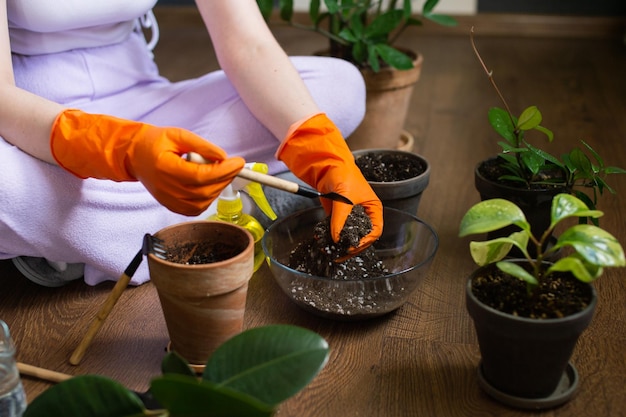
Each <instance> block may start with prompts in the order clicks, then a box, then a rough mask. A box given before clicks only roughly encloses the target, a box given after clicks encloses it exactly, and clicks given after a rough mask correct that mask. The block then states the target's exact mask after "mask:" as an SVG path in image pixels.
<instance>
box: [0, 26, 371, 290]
mask: <svg viewBox="0 0 626 417" xmlns="http://www.w3.org/2000/svg"><path fill="white" fill-rule="evenodd" d="M292 61H293V63H294V65H295V66H296V68H297V69H298V70H299V72H300V74H301V75H302V78H303V80H304V81H305V83H306V84H307V86H308V87H309V89H310V91H311V92H312V95H313V97H314V99H315V100H316V102H317V103H318V105H319V106H320V108H321V109H322V111H324V112H326V113H327V114H328V116H329V117H330V118H331V119H332V120H333V121H334V122H335V123H336V124H337V126H338V127H339V128H340V130H341V131H342V133H343V134H344V135H345V136H347V135H348V134H350V133H351V132H352V131H353V130H354V129H355V128H356V127H357V125H358V124H359V123H360V121H361V119H362V117H363V114H364V111H365V109H364V102H365V100H364V98H365V87H364V84H363V80H362V78H361V75H360V73H359V71H358V70H357V69H356V68H354V67H353V66H352V65H350V64H348V63H347V62H344V61H341V60H337V59H333V58H324V57H293V58H292ZM13 65H14V70H15V78H16V83H17V85H18V86H20V87H22V88H24V89H27V90H29V91H32V92H34V93H36V94H38V95H41V96H43V97H47V98H49V99H51V100H54V101H57V102H59V103H63V104H65V105H67V106H68V107H73V108H79V109H81V110H84V111H87V112H94V113H105V114H110V115H114V116H118V117H122V118H127V119H133V120H139V121H144V122H148V123H153V124H155V125H161V126H179V127H184V128H187V129H189V130H191V131H194V132H195V133H197V134H199V135H200V136H202V137H205V138H207V140H210V141H212V142H213V143H216V144H218V145H219V146H221V147H222V148H224V149H225V150H226V152H227V153H228V154H229V155H240V156H243V157H244V158H245V159H246V160H247V161H248V162H253V161H255V162H265V163H267V164H268V165H269V166H270V172H271V173H279V172H284V171H286V168H285V166H284V165H283V164H282V163H281V162H279V161H276V160H275V158H274V152H275V151H276V149H277V147H278V145H279V139H278V138H276V137H274V136H273V135H272V134H271V133H270V132H269V131H268V130H267V129H266V128H265V127H264V126H263V125H261V124H260V123H259V122H258V121H257V120H256V119H255V118H254V117H253V116H252V114H251V113H250V111H249V110H248V109H247V107H246V106H245V104H244V103H243V102H242V100H241V99H240V97H239V95H238V94H237V92H236V91H235V89H234V88H233V86H232V85H231V83H230V82H229V81H228V79H227V77H226V76H225V74H224V73H223V72H222V71H215V72H211V73H209V74H206V75H204V76H202V77H199V78H196V79H190V80H185V81H180V82H169V81H168V80H166V79H165V78H163V77H162V76H160V75H159V72H158V69H157V67H156V65H155V63H154V61H153V59H152V54H151V52H150V51H149V50H148V48H147V47H146V42H145V40H144V38H143V36H142V35H141V34H140V33H137V32H133V34H132V35H131V36H130V37H129V38H128V39H127V40H126V41H124V42H122V43H119V44H115V45H111V46H105V47H97V48H87V49H76V50H71V51H67V52H62V53H57V54H46V55H35V56H22V55H14V56H13ZM280 139H282V138H280ZM0 167H1V170H0V259H7V258H12V257H15V256H24V255H25V256H36V257H44V258H46V259H49V260H51V261H57V262H68V263H84V264H85V277H84V279H85V282H86V283H87V284H90V285H96V284H97V283H99V282H102V281H105V280H116V279H117V278H118V277H119V275H120V274H121V273H122V272H123V271H124V269H125V268H126V266H127V264H128V263H129V262H130V261H131V259H132V258H133V256H134V255H135V253H136V252H137V251H138V250H139V249H140V248H141V243H142V238H143V235H144V234H145V233H147V232H149V233H155V232H157V231H158V230H160V229H161V228H163V227H165V226H167V225H171V224H174V223H179V222H182V221H187V220H193V219H194V218H190V217H185V216H182V215H178V214H175V213H172V212H170V211H168V210H167V209H166V208H164V207H163V206H161V205H159V204H158V203H157V202H156V201H155V200H154V199H153V197H152V196H151V195H150V194H149V193H148V192H147V191H146V190H145V189H144V188H143V186H142V185H141V184H140V183H136V182H135V183H133V182H126V183H116V182H112V181H105V180H95V179H87V180H80V179H78V178H76V177H74V176H73V175H71V174H69V173H68V172H66V171H64V170H63V169H62V168H59V167H56V166H52V165H50V164H47V163H45V162H42V161H40V160H37V159H35V158H33V157H31V156H29V155H27V154H26V153H24V152H22V151H21V150H19V149H18V148H16V147H15V146H13V145H11V144H9V143H8V142H5V141H4V140H3V139H1V138H0ZM198 218H206V213H205V214H203V215H201V216H198ZM146 264H147V263H146V262H143V263H142V265H141V266H140V268H139V270H138V271H137V272H136V274H135V276H134V278H133V280H132V284H134V285H138V284H141V283H144V282H146V281H147V280H148V279H149V276H148V269H147V265H146Z"/></svg>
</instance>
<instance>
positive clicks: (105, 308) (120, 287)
mask: <svg viewBox="0 0 626 417" xmlns="http://www.w3.org/2000/svg"><path fill="white" fill-rule="evenodd" d="M149 253H153V254H154V255H155V256H156V257H158V258H161V259H167V252H166V250H165V247H164V246H163V241H162V240H161V239H159V238H156V237H154V236H152V235H151V234H149V233H146V234H145V235H144V237H143V245H142V247H141V249H140V250H139V252H137V254H136V255H135V257H134V258H133V260H132V261H131V262H130V264H129V265H128V266H127V267H126V269H125V270H124V273H123V274H122V275H121V276H120V278H119V279H118V280H117V283H116V284H115V286H114V287H113V289H112V290H111V293H110V294H109V296H108V297H107V299H106V300H105V301H104V304H103V305H102V307H100V310H99V311H98V314H96V317H95V318H94V319H93V321H92V322H91V325H90V326H89V329H88V330H87V333H86V334H85V336H83V339H82V340H81V341H80V343H79V344H78V346H77V347H76V349H75V350H74V353H72V356H71V357H70V363H71V364H72V365H78V364H79V363H80V362H81V361H82V359H83V356H85V352H86V351H87V348H88V347H89V345H90V344H91V341H92V340H93V338H94V337H95V336H96V333H98V330H100V327H102V324H104V321H105V320H106V318H107V317H108V316H109V313H111V310H112V309H113V306H115V303H117V300H119V298H120V296H121V295H122V292H123V291H124V290H125V289H126V287H128V284H129V283H130V280H131V278H132V277H133V275H134V274H135V272H136V271H137V268H139V265H140V264H141V260H142V259H143V256H147V255H148V254H149Z"/></svg>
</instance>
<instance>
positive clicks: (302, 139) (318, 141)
mask: <svg viewBox="0 0 626 417" xmlns="http://www.w3.org/2000/svg"><path fill="white" fill-rule="evenodd" d="M276 157H277V158H278V159H280V160H281V161H283V162H284V163H285V164H286V165H287V167H289V169H290V170H291V172H293V173H294V175H296V176H297V177H298V178H300V179H301V180H302V181H304V182H306V183H307V184H309V185H310V186H312V187H313V188H315V189H317V190H318V191H320V192H321V193H330V192H336V193H339V194H341V195H343V196H345V197H347V198H349V199H350V201H352V203H354V204H360V205H362V206H363V207H364V208H365V212H366V213H367V214H368V216H369V217H370V219H371V221H372V231H371V232H370V233H369V234H368V235H366V236H365V237H363V238H362V239H361V241H360V242H359V246H358V247H357V248H352V249H351V250H350V253H351V254H356V253H359V252H361V251H362V250H364V249H365V248H367V247H368V246H369V245H371V244H372V243H374V242H375V241H376V240H377V239H378V238H379V237H380V235H381V233H382V231H383V205H382V203H381V202H380V199H379V198H378V197H377V196H376V194H375V193H374V191H373V190H372V187H370V185H369V184H368V183H367V180H366V179H365V177H363V174H362V173H361V171H360V170H359V168H358V167H357V166H356V163H355V162H354V156H353V155H352V152H351V151H350V149H349V148H348V145H347V144H346V141H345V140H344V138H343V136H342V135H341V132H339V129H338V128H337V127H336V126H335V124H334V123H333V122H332V121H330V119H328V117H326V115H325V114H323V113H319V114H316V115H314V116H312V117H310V118H308V119H306V120H305V121H304V122H303V123H300V122H299V123H296V124H294V125H293V126H292V127H291V129H290V130H289V133H288V134H287V137H286V139H285V140H284V141H283V143H282V144H281V146H280V147H279V148H278V151H277V152H276ZM321 200H322V205H323V206H324V209H325V210H326V212H327V213H330V214H331V222H330V229H331V230H330V231H331V236H332V238H333V240H334V241H335V242H338V241H339V234H340V233H341V230H342V229H343V226H344V224H345V222H346V219H347V218H348V215H349V214H350V211H352V206H351V205H349V204H346V203H342V202H339V201H331V200H328V199H325V198H322V199H321Z"/></svg>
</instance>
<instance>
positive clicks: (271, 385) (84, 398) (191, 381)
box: [24, 325, 328, 417]
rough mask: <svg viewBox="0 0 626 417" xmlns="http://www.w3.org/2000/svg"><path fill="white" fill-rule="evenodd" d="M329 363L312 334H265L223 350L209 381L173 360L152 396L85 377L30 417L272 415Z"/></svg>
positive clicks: (46, 398)
mask: <svg viewBox="0 0 626 417" xmlns="http://www.w3.org/2000/svg"><path fill="white" fill-rule="evenodd" d="M327 360H328V344H327V343H326V341H325V340H324V339H323V338H322V337H321V336H319V335H318V334H316V333H314V332H312V331H310V330H306V329H303V328H300V327H296V326H289V325H272V326H265V327H258V328H253V329H249V330H246V331H244V332H242V333H240V334H239V335H237V336H235V337H233V338H232V339H230V340H228V341H226V342H225V343H224V344H223V345H221V346H220V347H219V348H218V349H217V350H216V351H215V353H214V354H213V355H211V357H210V358H209V360H208V362H207V364H206V368H205V370H204V373H203V374H202V377H201V378H198V376H197V375H196V374H195V373H194V372H193V371H192V370H191V368H190V367H189V365H188V364H187V362H186V361H185V360H184V359H182V358H181V357H180V356H179V355H177V354H176V353H168V354H167V355H166V356H165V358H164V360H163V362H162V366H161V367H162V371H163V375H162V376H160V377H157V378H155V379H153V380H152V381H151V384H150V390H149V391H148V393H147V394H149V395H146V394H143V395H140V394H138V393H135V392H133V391H131V390H129V389H127V388H125V387H124V386H123V385H121V384H119V383H118V382H115V381H113V380H111V379H108V378H105V377H102V376H98V375H84V376H77V377H73V378H71V379H68V380H66V381H63V382H61V383H60V384H58V385H55V386H54V387H52V388H50V389H48V390H47V391H45V392H44V393H42V394H41V395H40V396H38V397H37V398H35V399H34V401H32V403H31V404H30V405H29V406H28V408H27V409H26V412H25V413H24V417H44V416H46V417H47V416H64V417H85V416H90V417H140V416H151V417H197V416H203V417H211V416H215V417H218V416H219V417H225V416H230V417H235V416H241V417H244V416H245V417H265V416H271V415H273V414H274V413H275V411H276V409H277V407H278V405H279V404H280V403H281V402H283V401H284V400H286V399H287V398H289V397H291V396H293V395H295V394H296V393H297V392H299V391H300V390H302V389H303V388H304V387H305V386H306V385H308V383H309V382H310V381H311V380H312V379H313V378H314V377H315V376H316V375H317V374H318V373H319V371H321V369H322V368H323V367H324V365H325V364H326V362H327ZM142 398H144V401H145V403H144V401H142ZM145 398H148V399H149V400H145ZM152 403H154V404H152ZM146 404H148V405H149V406H146Z"/></svg>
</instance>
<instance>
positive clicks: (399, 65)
mask: <svg viewBox="0 0 626 417" xmlns="http://www.w3.org/2000/svg"><path fill="white" fill-rule="evenodd" d="M375 48H376V52H377V53H378V55H380V57H381V59H382V60H383V61H385V62H386V63H387V64H389V65H391V66H392V67H393V68H396V69H400V70H407V69H411V68H413V60H412V59H411V57H409V56H408V55H407V54H405V53H403V52H400V51H398V50H397V49H395V48H392V47H391V46H389V45H386V44H382V43H380V44H377V45H375Z"/></svg>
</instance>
